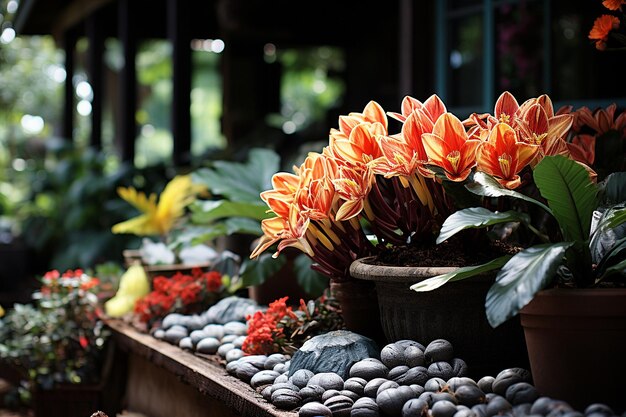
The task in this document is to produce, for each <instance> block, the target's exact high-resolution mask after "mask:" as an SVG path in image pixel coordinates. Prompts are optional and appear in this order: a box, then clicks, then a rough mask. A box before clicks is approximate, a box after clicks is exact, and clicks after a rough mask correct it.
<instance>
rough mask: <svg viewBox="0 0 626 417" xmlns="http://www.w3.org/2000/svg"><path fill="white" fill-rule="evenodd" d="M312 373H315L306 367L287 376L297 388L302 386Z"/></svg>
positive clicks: (306, 382) (307, 381)
mask: <svg viewBox="0 0 626 417" xmlns="http://www.w3.org/2000/svg"><path fill="white" fill-rule="evenodd" d="M313 375H315V374H314V373H313V372H311V371H309V370H308V369H299V370H297V371H296V372H294V374H293V375H291V377H289V380H290V381H291V383H292V384H294V385H295V386H297V387H298V388H303V387H305V386H306V385H307V384H308V383H309V379H311V377H312V376H313Z"/></svg>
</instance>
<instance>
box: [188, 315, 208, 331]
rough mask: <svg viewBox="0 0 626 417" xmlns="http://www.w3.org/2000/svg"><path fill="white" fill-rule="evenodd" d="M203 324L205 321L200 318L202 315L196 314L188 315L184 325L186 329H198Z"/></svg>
mask: <svg viewBox="0 0 626 417" xmlns="http://www.w3.org/2000/svg"><path fill="white" fill-rule="evenodd" d="M205 324H206V323H205V321H204V320H203V319H202V317H200V316H198V315H193V316H189V317H188V318H187V320H185V327H187V329H189V330H190V331H193V330H200V329H202V328H203V327H204V325H205Z"/></svg>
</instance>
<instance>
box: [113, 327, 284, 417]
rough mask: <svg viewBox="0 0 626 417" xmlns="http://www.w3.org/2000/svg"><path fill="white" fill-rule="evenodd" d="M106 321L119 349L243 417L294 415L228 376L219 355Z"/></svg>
mask: <svg viewBox="0 0 626 417" xmlns="http://www.w3.org/2000/svg"><path fill="white" fill-rule="evenodd" d="M107 324H108V325H109V327H110V328H111V329H112V331H113V337H114V339H115V340H116V342H117V343H118V345H119V346H120V347H121V348H122V349H125V350H127V351H128V352H131V353H132V354H135V355H138V356H140V357H143V358H145V359H147V360H148V361H149V362H151V363H152V364H154V365H156V366H158V367H160V368H163V369H165V370H166V371H168V372H169V373H171V374H173V375H174V376H176V377H177V378H179V379H180V380H182V381H183V382H185V383H187V384H189V385H191V386H193V387H195V388H196V389H197V390H199V391H200V392H201V393H203V394H204V395H206V396H208V397H210V398H213V399H215V400H218V401H221V402H223V403H224V404H225V405H227V406H228V407H229V408H231V409H233V410H234V411H235V412H236V413H237V414H239V415H241V416H243V417H295V416H297V413H295V412H287V411H281V410H278V409H277V408H275V407H274V406H273V405H271V404H270V403H268V402H267V401H265V400H264V399H263V398H262V397H261V395H260V394H258V393H256V392H255V391H254V390H253V389H252V387H251V386H250V385H248V384H246V383H245V382H243V381H240V380H238V379H237V378H235V377H233V376H230V375H229V374H228V373H227V372H226V370H225V369H224V366H223V364H222V362H221V360H220V358H219V357H218V356H215V355H202V357H201V356H199V355H195V354H193V353H191V352H187V351H184V350H182V349H180V348H179V347H177V346H174V345H170V344H169V343H166V342H163V341H160V340H157V339H155V338H154V337H152V336H151V335H149V334H145V333H141V332H139V331H137V330H136V329H134V328H133V327H132V326H130V325H128V324H127V323H124V322H122V321H120V320H110V321H107Z"/></svg>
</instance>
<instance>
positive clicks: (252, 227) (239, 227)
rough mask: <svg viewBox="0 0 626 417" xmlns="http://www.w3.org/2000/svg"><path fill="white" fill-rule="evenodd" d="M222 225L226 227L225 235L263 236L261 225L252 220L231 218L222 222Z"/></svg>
mask: <svg viewBox="0 0 626 417" xmlns="http://www.w3.org/2000/svg"><path fill="white" fill-rule="evenodd" d="M224 225H225V226H226V233H227V234H228V235H233V234H235V233H242V234H246V235H253V236H261V235H262V234H263V230H261V224H260V223H259V222H258V221H257V220H254V219H248V218H245V217H231V218H229V219H226V220H224Z"/></svg>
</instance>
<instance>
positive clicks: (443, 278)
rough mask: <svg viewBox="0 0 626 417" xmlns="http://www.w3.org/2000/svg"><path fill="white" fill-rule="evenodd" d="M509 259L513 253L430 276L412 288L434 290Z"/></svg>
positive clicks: (497, 267) (493, 268) (420, 290)
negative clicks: (480, 263) (483, 262)
mask: <svg viewBox="0 0 626 417" xmlns="http://www.w3.org/2000/svg"><path fill="white" fill-rule="evenodd" d="M509 259H511V255H504V256H501V257H499V258H496V259H494V260H492V261H489V262H487V263H485V264H482V265H475V266H464V267H462V268H459V269H457V270H456V271H454V272H449V273H447V274H443V275H437V276H436V277H432V278H428V279H425V280H424V281H422V282H418V283H417V284H413V285H411V289H412V290H413V291H417V292H427V291H432V290H435V289H437V288H439V287H441V286H442V285H444V284H445V283H447V282H454V281H461V280H463V279H467V278H471V277H474V276H476V275H479V274H482V273H484V272H489V271H493V270H496V269H499V268H501V267H502V265H504V264H506V263H507V261H508V260H509Z"/></svg>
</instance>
